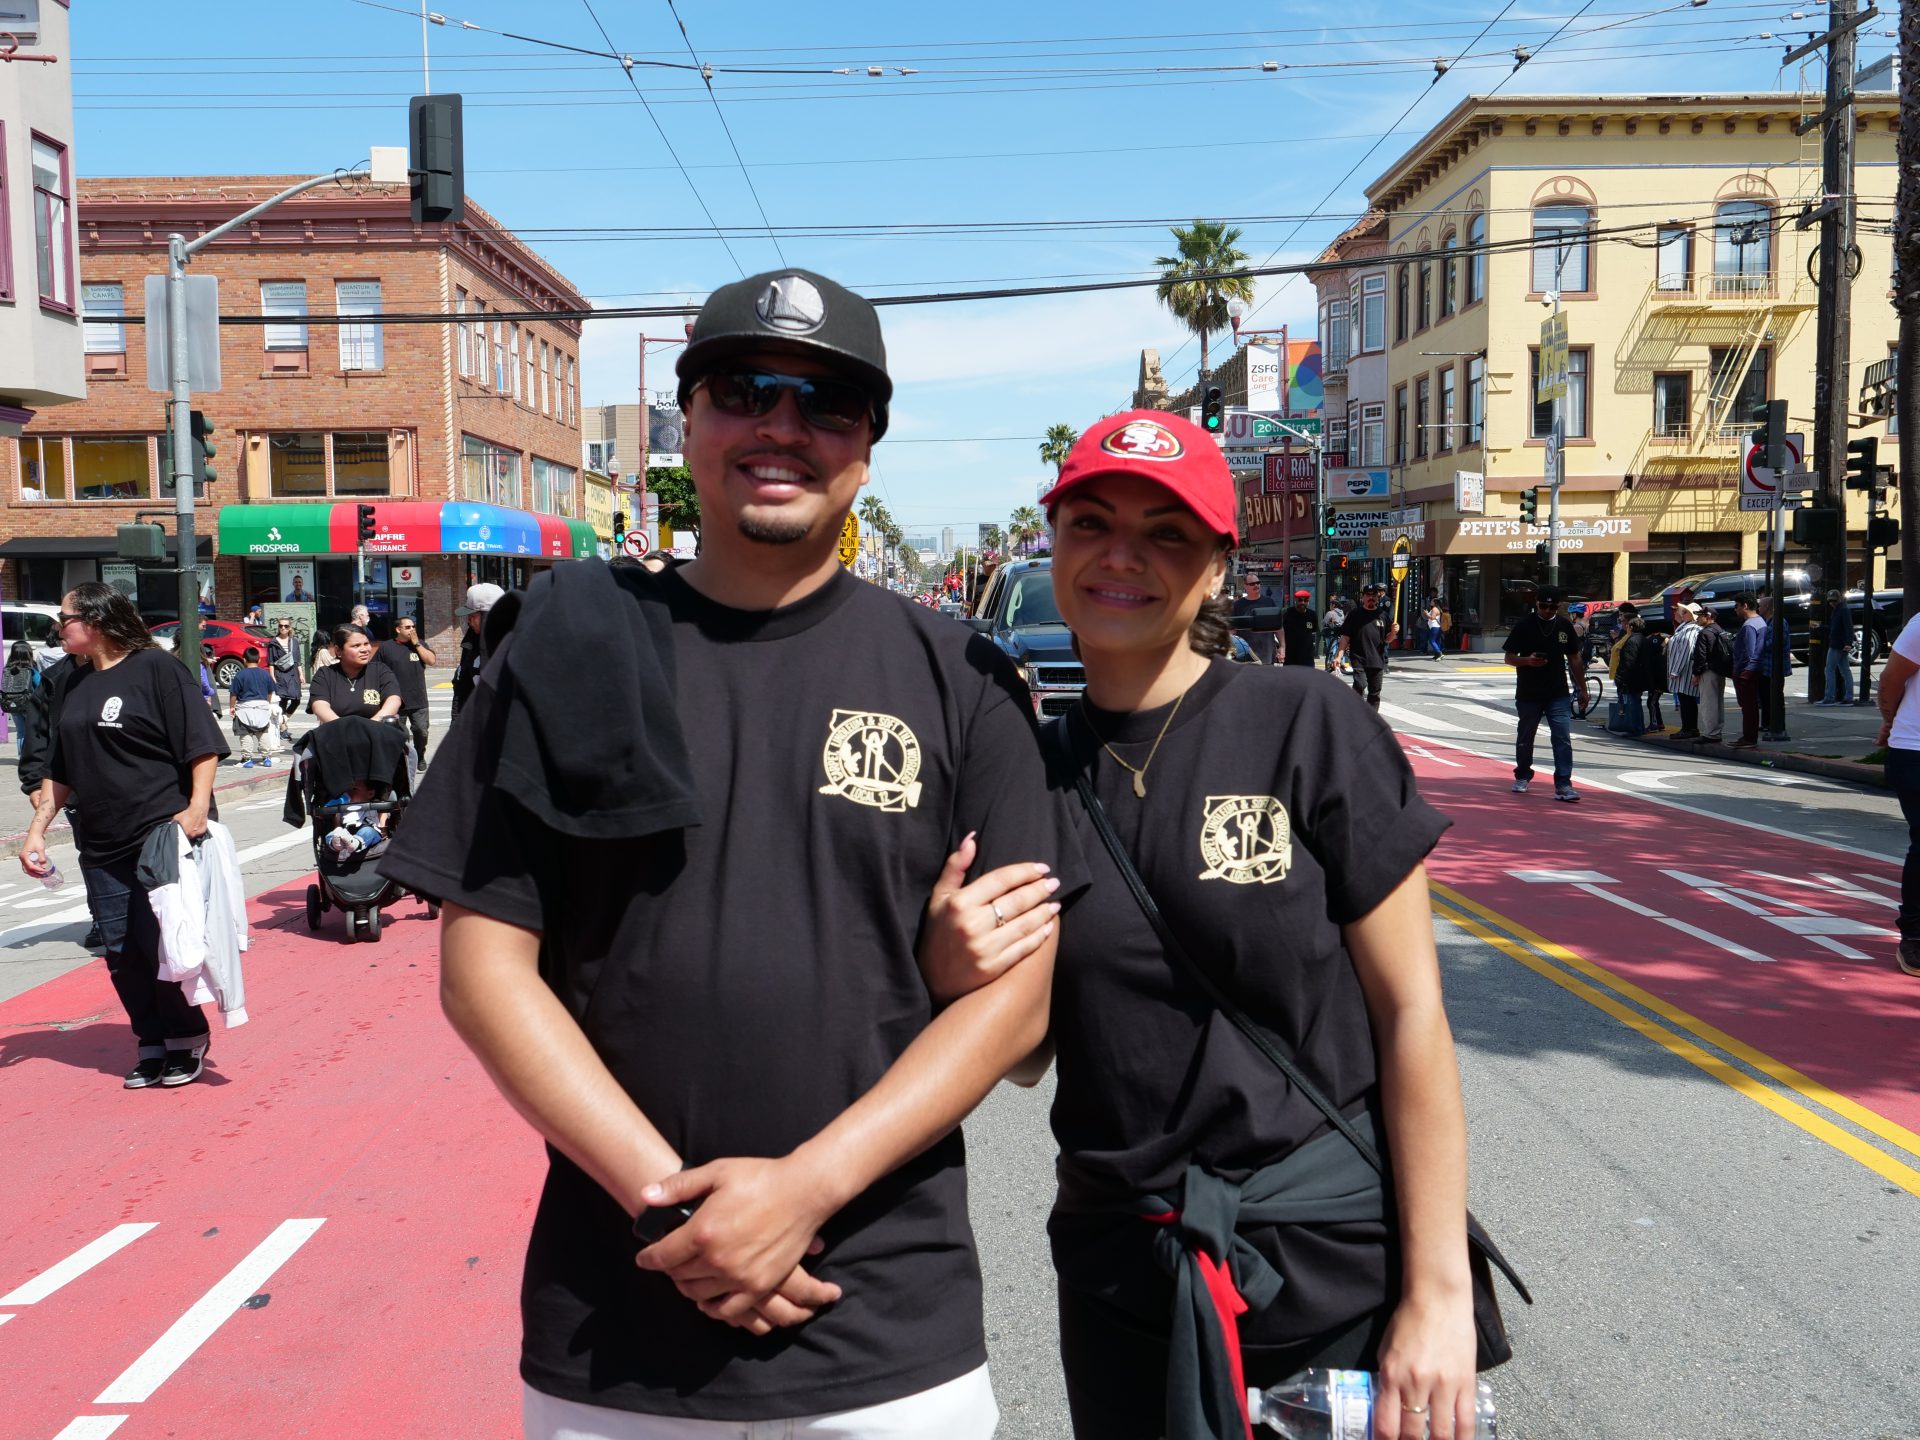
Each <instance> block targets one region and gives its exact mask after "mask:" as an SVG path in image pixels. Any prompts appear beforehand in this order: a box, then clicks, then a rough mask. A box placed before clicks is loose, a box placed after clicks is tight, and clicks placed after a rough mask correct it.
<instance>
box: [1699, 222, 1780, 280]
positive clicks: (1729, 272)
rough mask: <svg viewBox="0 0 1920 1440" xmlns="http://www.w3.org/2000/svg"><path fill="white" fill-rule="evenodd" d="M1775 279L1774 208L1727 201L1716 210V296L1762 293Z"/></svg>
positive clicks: (1714, 268)
mask: <svg viewBox="0 0 1920 1440" xmlns="http://www.w3.org/2000/svg"><path fill="white" fill-rule="evenodd" d="M1772 277H1773V207H1772V206H1770V205H1768V204H1766V203H1765V202H1764V201H1761V200H1727V201H1724V202H1722V203H1721V204H1719V205H1716V206H1714V207H1713V288H1714V292H1715V293H1716V294H1745V293H1749V292H1752V291H1763V290H1765V289H1766V288H1767V285H1768V283H1769V282H1770V281H1771V279H1772Z"/></svg>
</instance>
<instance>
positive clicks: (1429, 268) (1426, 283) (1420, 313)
mask: <svg viewBox="0 0 1920 1440" xmlns="http://www.w3.org/2000/svg"><path fill="white" fill-rule="evenodd" d="M1431 324H1433V261H1431V260H1422V261H1421V262H1420V304H1419V308H1418V309H1416V310H1415V311H1414V321H1413V326H1414V329H1416V330H1424V329H1426V328H1427V327H1428V326H1429V325H1431Z"/></svg>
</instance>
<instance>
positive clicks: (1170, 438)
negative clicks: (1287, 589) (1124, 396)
mask: <svg viewBox="0 0 1920 1440" xmlns="http://www.w3.org/2000/svg"><path fill="white" fill-rule="evenodd" d="M1101 475H1138V476H1140V477H1142V478H1143V479H1147V480H1151V481H1153V482H1154V483H1155V484H1158V485H1163V486H1165V487H1166V488H1167V489H1168V490H1170V491H1172V492H1173V494H1174V495H1175V496H1176V497H1178V499H1179V500H1180V502H1181V503H1182V504H1183V505H1185V506H1186V507H1187V508H1188V509H1189V510H1191V511H1193V513H1194V514H1195V515H1197V516H1199V517H1200V520H1201V523H1203V524H1204V525H1206V526H1207V528H1208V529H1210V530H1212V531H1213V532H1214V533H1215V534H1217V535H1224V536H1226V537H1227V539H1228V540H1230V541H1232V542H1233V543H1234V544H1235V545H1238V544H1239V543H1240V522H1239V510H1240V504H1239V496H1238V495H1237V494H1236V493H1235V491H1234V488H1233V473H1232V472H1231V471H1230V470H1228V469H1227V457H1226V456H1225V455H1223V454H1221V453H1220V447H1219V446H1218V445H1216V444H1214V441H1213V437H1212V436H1211V435H1209V434H1207V432H1206V431H1204V430H1202V429H1201V428H1200V427H1199V426H1198V425H1195V424H1194V423H1193V422H1192V421H1191V420H1187V419H1184V418H1182V417H1181V416H1178V415H1171V414H1168V413H1167V412H1166V411H1165V410H1123V411H1121V412H1120V413H1119V414H1118V415H1109V416H1107V417H1106V418H1105V419H1104V420H1101V421H1100V422H1099V423H1098V424H1095V425H1092V426H1090V427H1088V429H1087V432H1086V433H1085V434H1084V435H1082V436H1081V437H1080V438H1079V439H1078V440H1076V441H1075V442H1074V445H1073V449H1072V450H1070V451H1068V452H1067V460H1066V463H1065V464H1064V465H1062V466H1061V467H1060V479H1059V481H1058V483H1056V484H1055V485H1054V487H1053V488H1052V489H1051V490H1049V491H1047V493H1046V494H1045V495H1042V496H1041V497H1040V504H1041V505H1042V506H1043V507H1044V508H1045V509H1046V511H1047V512H1048V514H1052V513H1053V508H1054V506H1056V505H1058V504H1059V503H1060V501H1061V500H1062V499H1063V498H1065V497H1066V496H1067V495H1068V494H1070V493H1071V492H1072V491H1073V490H1075V489H1076V488H1078V487H1079V486H1081V485H1084V484H1085V483H1086V482H1087V481H1089V480H1092V479H1095V478H1097V477H1099V476H1101Z"/></svg>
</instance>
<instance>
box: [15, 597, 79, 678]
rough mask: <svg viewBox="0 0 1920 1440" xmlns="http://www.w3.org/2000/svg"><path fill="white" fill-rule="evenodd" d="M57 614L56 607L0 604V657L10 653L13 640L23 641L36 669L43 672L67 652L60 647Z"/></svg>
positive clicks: (31, 603)
mask: <svg viewBox="0 0 1920 1440" xmlns="http://www.w3.org/2000/svg"><path fill="white" fill-rule="evenodd" d="M59 615H60V607H59V606H58V605H41V604H37V603H35V602H33V601H16V600H9V601H7V602H6V603H5V604H4V605H0V655H5V654H6V653H7V652H8V651H9V650H11V649H12V648H13V642H14V641H16V640H25V641H26V642H27V643H28V644H30V645H32V646H33V654H34V658H35V659H36V660H37V661H39V663H40V668H41V669H43V670H44V669H46V667H47V666H49V665H51V664H53V663H54V661H56V660H58V659H59V658H60V657H61V656H62V655H64V654H66V653H67V652H66V649H65V648H64V647H63V646H62V645H61V644H60V628H59V627H60V621H59Z"/></svg>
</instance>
